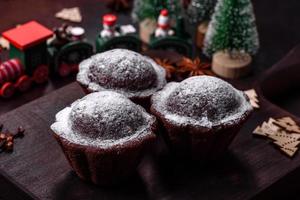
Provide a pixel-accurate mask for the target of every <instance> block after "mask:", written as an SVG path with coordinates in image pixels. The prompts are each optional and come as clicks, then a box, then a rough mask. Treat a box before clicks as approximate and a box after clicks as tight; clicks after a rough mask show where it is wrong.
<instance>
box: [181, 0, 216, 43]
mask: <svg viewBox="0 0 300 200" xmlns="http://www.w3.org/2000/svg"><path fill="white" fill-rule="evenodd" d="M215 5H216V0H192V1H191V2H190V4H189V6H188V9H187V11H186V12H187V17H188V20H189V21H190V23H192V24H196V25H197V31H196V45H197V47H198V48H202V47H203V40H204V37H205V34H206V32H207V28H208V23H209V21H210V18H211V15H212V14H213V12H214V8H215Z"/></svg>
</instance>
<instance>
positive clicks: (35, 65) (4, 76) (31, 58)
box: [0, 21, 53, 98]
mask: <svg viewBox="0 0 300 200" xmlns="http://www.w3.org/2000/svg"><path fill="white" fill-rule="evenodd" d="M52 35H53V32H52V31H51V30H49V29H48V28H46V27H45V26H43V25H41V24H39V23H37V22H36V21H31V22H28V23H25V24H23V25H20V26H18V27H16V28H13V29H10V30H7V31H5V32H4V33H2V36H3V37H4V38H5V39H6V40H8V41H9V43H10V49H9V57H10V58H11V59H10V60H8V61H6V62H3V63H2V64H1V67H0V74H1V76H0V96H1V97H5V98H9V97H11V96H12V95H13V94H14V91H15V90H16V89H17V90H19V91H21V92H25V91H27V90H28V89H29V88H30V86H31V83H32V82H35V83H37V84H42V83H45V82H47V80H48V74H49V67H48V53H47V44H46V41H47V39H49V38H50V37H52Z"/></svg>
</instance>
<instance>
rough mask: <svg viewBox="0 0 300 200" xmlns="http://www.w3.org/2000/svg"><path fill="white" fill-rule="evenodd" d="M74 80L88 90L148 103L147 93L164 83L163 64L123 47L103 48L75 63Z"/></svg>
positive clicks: (148, 96)
mask: <svg viewBox="0 0 300 200" xmlns="http://www.w3.org/2000/svg"><path fill="white" fill-rule="evenodd" d="M77 81H78V83H79V84H80V85H81V86H82V87H83V88H84V89H85V91H86V92H88V93H89V92H97V91H103V90H111V91H115V92H119V93H121V94H123V95H125V96H126V97H128V98H130V99H131V100H133V101H135V102H136V103H140V104H147V103H145V101H148V104H149V102H150V96H151V95H152V94H153V93H155V92H156V91H158V90H160V89H162V88H163V87H164V85H165V84H166V79H165V69H164V68H163V67H161V66H159V65H158V64H156V63H155V62H154V61H153V60H152V59H151V58H148V57H145V56H142V55H141V54H139V53H136V52H134V51H130V50H126V49H114V50H110V51H106V52H104V53H99V54H96V55H94V56H92V57H91V58H89V59H87V60H84V61H83V62H82V63H80V65H79V73H78V75H77Z"/></svg>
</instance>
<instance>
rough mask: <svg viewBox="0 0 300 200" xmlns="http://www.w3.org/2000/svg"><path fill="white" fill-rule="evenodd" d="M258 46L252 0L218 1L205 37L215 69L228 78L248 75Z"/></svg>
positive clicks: (208, 53) (206, 50)
mask: <svg viewBox="0 0 300 200" xmlns="http://www.w3.org/2000/svg"><path fill="white" fill-rule="evenodd" d="M258 48H259V40H258V33H257V29H256V25H255V17H254V13H253V8H252V4H251V1H250V0H220V1H218V3H217V5H216V9H215V13H214V14H213V16H212V20H211V22H210V24H209V27H208V31H207V34H206V36H205V41H204V53H205V54H206V55H208V56H212V57H213V62H212V68H213V71H214V72H215V73H216V74H218V75H219V76H222V77H225V78H238V77H241V76H244V75H246V74H247V73H248V72H249V64H250V63H251V60H252V58H251V55H254V54H255V53H256V52H257V50H258Z"/></svg>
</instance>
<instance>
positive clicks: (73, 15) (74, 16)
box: [55, 7, 82, 23]
mask: <svg viewBox="0 0 300 200" xmlns="http://www.w3.org/2000/svg"><path fill="white" fill-rule="evenodd" d="M55 17H56V18H59V19H63V20H67V21H70V22H77V23H79V22H81V21H82V16H81V13H80V9H79V8H78V7H74V8H64V9H62V10H61V11H59V12H58V13H56V14H55Z"/></svg>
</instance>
